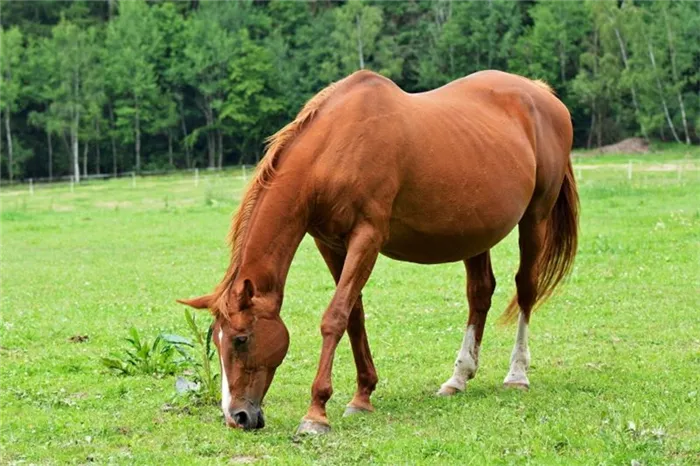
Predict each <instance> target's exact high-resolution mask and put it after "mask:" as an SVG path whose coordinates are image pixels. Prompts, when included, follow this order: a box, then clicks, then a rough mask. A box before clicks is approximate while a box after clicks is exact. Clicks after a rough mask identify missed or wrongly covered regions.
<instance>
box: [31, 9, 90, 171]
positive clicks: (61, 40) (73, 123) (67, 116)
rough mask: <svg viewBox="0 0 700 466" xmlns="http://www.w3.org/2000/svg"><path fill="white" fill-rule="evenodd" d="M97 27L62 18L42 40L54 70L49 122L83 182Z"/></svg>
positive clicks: (42, 54) (48, 91)
mask: <svg viewBox="0 0 700 466" xmlns="http://www.w3.org/2000/svg"><path fill="white" fill-rule="evenodd" d="M94 34H95V33H94V30H92V29H88V30H81V29H80V28H79V27H78V26H76V25H75V24H72V23H70V22H68V21H66V20H65V19H64V20H61V22H60V23H59V24H58V25H56V26H55V27H54V28H53V29H52V30H51V37H50V38H46V39H42V40H40V41H39V42H38V44H37V46H38V47H39V50H38V51H37V53H38V54H39V55H38V56H39V58H38V59H39V60H41V62H42V63H43V66H45V67H46V69H48V70H51V73H49V76H48V78H47V79H48V80H47V83H46V85H45V86H44V88H43V92H44V95H45V97H46V99H47V100H48V101H49V102H50V104H49V108H48V115H46V118H47V119H46V125H47V128H48V129H49V131H53V132H56V133H57V134H59V135H60V136H61V138H62V140H63V142H64V145H65V146H66V150H67V152H69V153H70V154H71V167H72V168H71V171H72V174H73V177H74V179H75V181H76V182H79V181H80V165H79V156H80V154H79V145H80V141H79V139H80V134H79V132H80V128H81V122H82V121H83V120H82V118H84V116H85V112H86V108H87V106H88V104H89V102H90V100H91V98H92V97H93V96H91V95H89V92H88V88H86V86H85V81H86V77H87V75H88V72H89V70H90V69H91V67H93V68H94V66H95V64H96V61H97V48H96V44H94V43H93V42H91V40H94V37H95V36H94Z"/></svg>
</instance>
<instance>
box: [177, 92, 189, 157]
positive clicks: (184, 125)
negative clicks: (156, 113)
mask: <svg viewBox="0 0 700 466" xmlns="http://www.w3.org/2000/svg"><path fill="white" fill-rule="evenodd" d="M182 100H183V99H178V104H179V107H180V123H181V126H182V135H183V139H187V136H188V135H189V134H188V133H187V123H186V122H185V106H184V104H183V103H182ZM185 165H187V168H192V158H191V156H190V146H189V145H188V144H185Z"/></svg>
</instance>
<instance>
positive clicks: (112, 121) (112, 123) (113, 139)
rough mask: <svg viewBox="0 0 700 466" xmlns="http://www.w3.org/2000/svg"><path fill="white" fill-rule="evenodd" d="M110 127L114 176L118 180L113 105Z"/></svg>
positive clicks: (110, 112)
mask: <svg viewBox="0 0 700 466" xmlns="http://www.w3.org/2000/svg"><path fill="white" fill-rule="evenodd" d="M107 108H108V109H109V125H110V129H111V131H110V132H109V133H110V134H109V138H110V139H111V140H112V174H113V175H114V177H115V178H116V176H117V141H116V140H115V138H114V110H113V109H112V103H111V102H110V104H109V106H108V107H107Z"/></svg>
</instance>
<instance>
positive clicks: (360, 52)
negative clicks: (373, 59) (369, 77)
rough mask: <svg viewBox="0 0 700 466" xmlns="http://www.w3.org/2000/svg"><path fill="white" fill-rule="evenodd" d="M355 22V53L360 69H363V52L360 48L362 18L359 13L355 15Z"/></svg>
mask: <svg viewBox="0 0 700 466" xmlns="http://www.w3.org/2000/svg"><path fill="white" fill-rule="evenodd" d="M355 22H356V23H357V54H358V56H359V58H360V69H361V70H364V69H365V54H364V52H363V50H362V20H361V19H360V14H359V13H358V14H357V16H355Z"/></svg>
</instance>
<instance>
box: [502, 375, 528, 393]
mask: <svg viewBox="0 0 700 466" xmlns="http://www.w3.org/2000/svg"><path fill="white" fill-rule="evenodd" d="M503 387H505V388H515V389H517V390H522V391H528V390H529V389H530V382H529V381H528V380H527V377H512V378H510V377H506V380H504V381H503Z"/></svg>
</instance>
